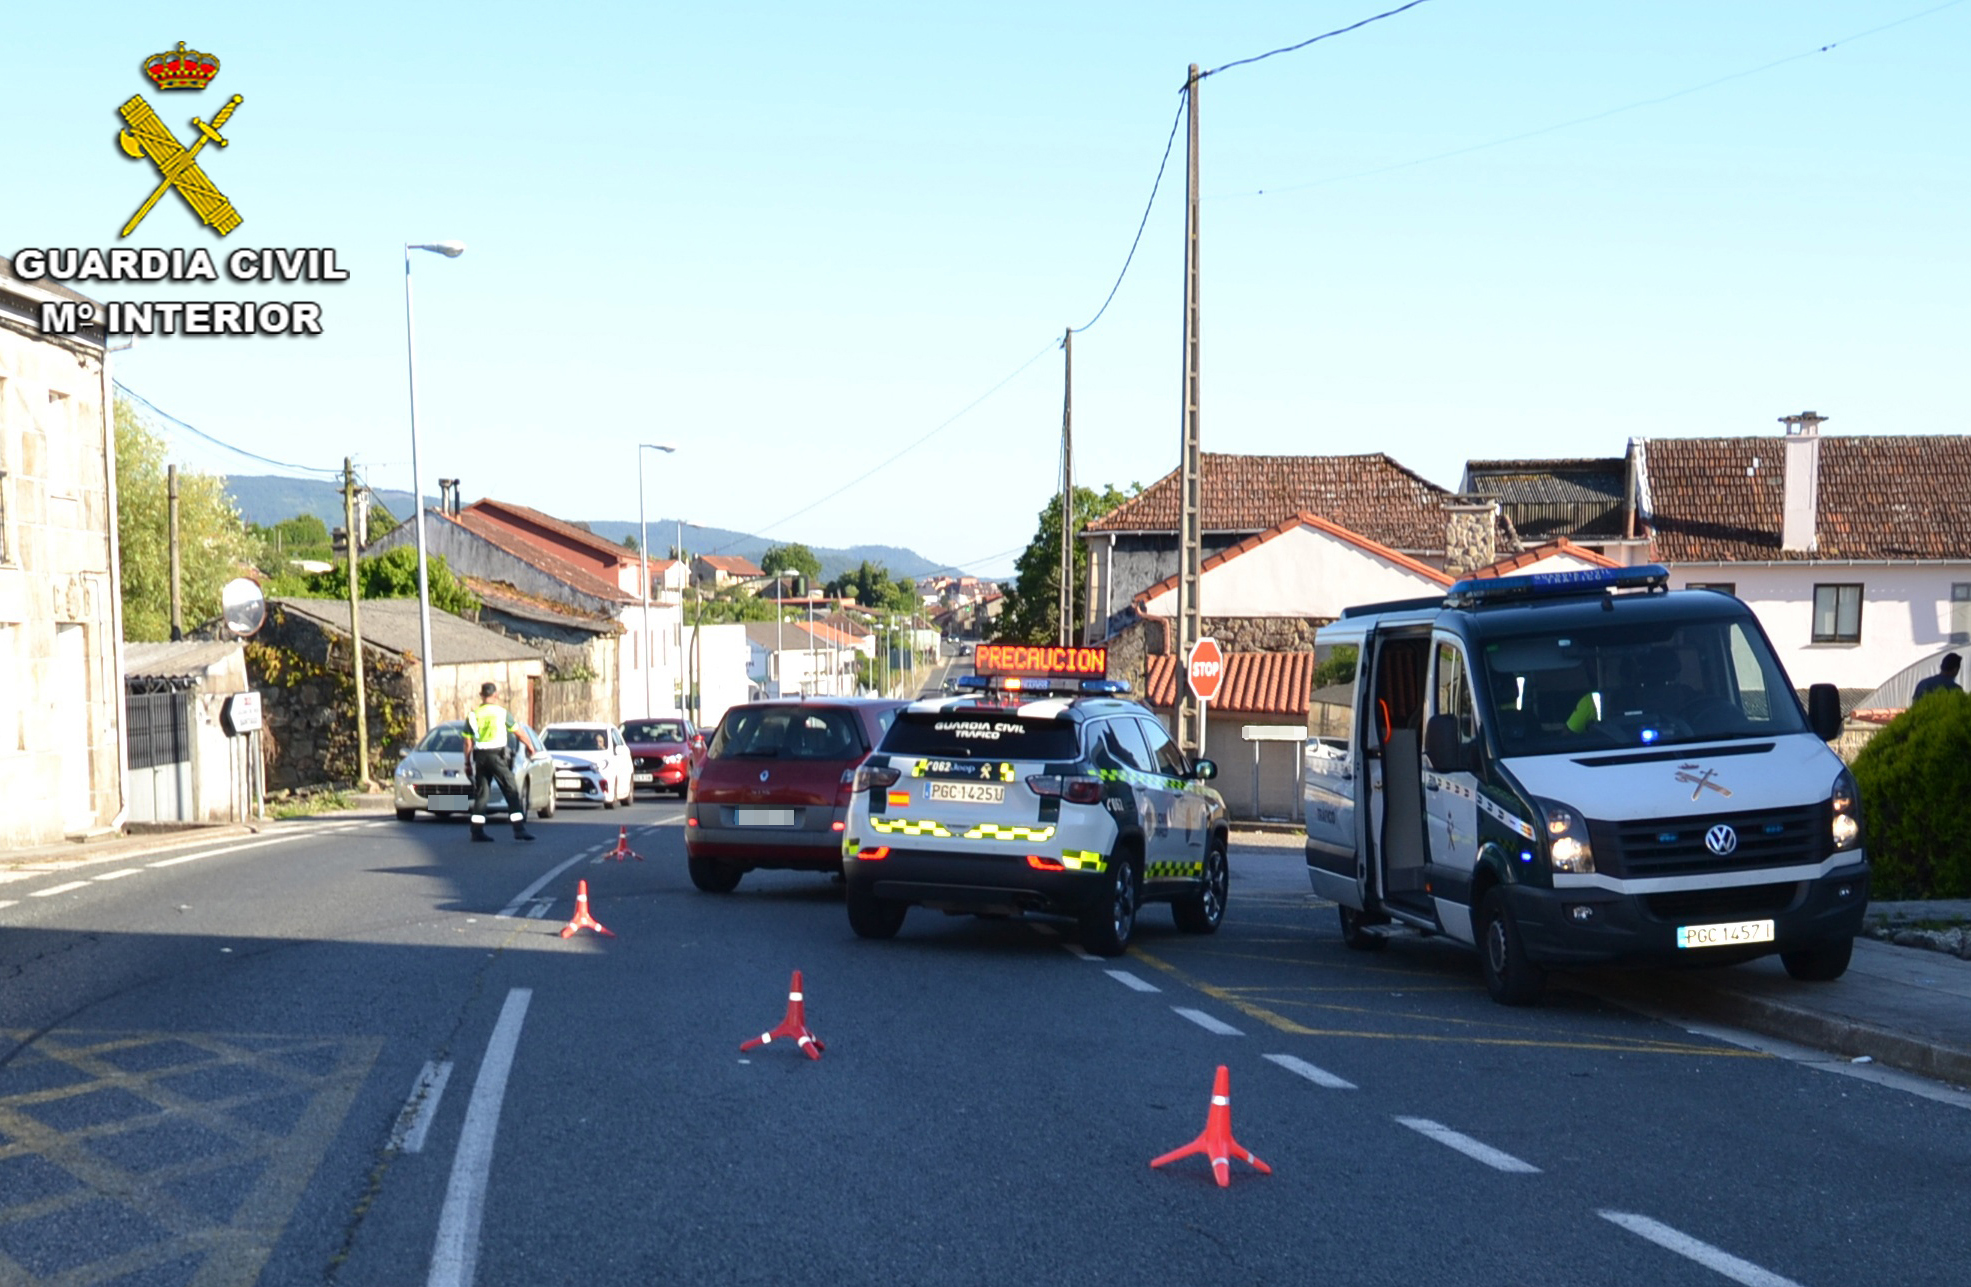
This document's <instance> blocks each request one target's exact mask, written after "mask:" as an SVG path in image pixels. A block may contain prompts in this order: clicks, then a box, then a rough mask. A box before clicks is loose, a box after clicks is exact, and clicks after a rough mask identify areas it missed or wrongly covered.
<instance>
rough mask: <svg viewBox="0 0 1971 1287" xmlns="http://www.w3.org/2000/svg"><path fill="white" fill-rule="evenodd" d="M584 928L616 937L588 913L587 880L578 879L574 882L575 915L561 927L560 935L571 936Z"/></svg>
mask: <svg viewBox="0 0 1971 1287" xmlns="http://www.w3.org/2000/svg"><path fill="white" fill-rule="evenodd" d="M585 929H592V930H594V931H595V932H596V933H598V934H603V935H606V936H608V937H609V938H615V937H616V935H615V934H614V933H612V932H611V931H609V930H608V929H605V928H604V927H603V924H602V922H601V921H599V920H597V919H596V918H595V917H593V916H591V915H589V882H587V881H586V880H578V881H576V882H575V917H574V919H573V920H571V921H569V922H568V923H567V924H566V925H563V926H562V927H561V937H563V938H573V937H575V931H576V930H585Z"/></svg>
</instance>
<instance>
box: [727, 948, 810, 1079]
mask: <svg viewBox="0 0 1971 1287" xmlns="http://www.w3.org/2000/svg"><path fill="white" fill-rule="evenodd" d="M775 1037H792V1038H793V1039H794V1041H795V1042H796V1044H798V1045H799V1046H800V1047H801V1049H802V1050H804V1051H806V1052H807V1056H808V1058H810V1059H819V1058H821V1051H822V1045H821V1038H819V1037H817V1036H815V1035H814V1034H813V1033H812V1032H809V1031H808V1008H807V1000H806V998H805V997H803V996H802V994H801V972H800V971H799V970H796V971H794V981H793V982H792V983H791V984H789V985H788V987H787V1017H786V1018H785V1019H782V1020H781V1021H780V1026H779V1027H778V1028H775V1029H774V1030H773V1031H771V1032H762V1033H761V1034H760V1035H759V1036H757V1037H754V1038H753V1039H752V1040H751V1041H742V1042H740V1043H739V1048H740V1049H741V1050H751V1049H752V1048H753V1047H755V1046H764V1045H767V1044H768V1043H770V1042H771V1041H772V1040H773V1039H774V1038H775Z"/></svg>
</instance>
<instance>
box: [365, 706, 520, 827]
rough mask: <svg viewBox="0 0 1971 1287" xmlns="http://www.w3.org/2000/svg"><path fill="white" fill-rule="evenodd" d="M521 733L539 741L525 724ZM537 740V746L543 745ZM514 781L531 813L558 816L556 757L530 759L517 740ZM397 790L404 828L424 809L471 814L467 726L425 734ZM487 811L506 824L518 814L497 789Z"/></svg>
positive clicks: (451, 723)
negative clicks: (555, 790) (556, 814)
mask: <svg viewBox="0 0 1971 1287" xmlns="http://www.w3.org/2000/svg"><path fill="white" fill-rule="evenodd" d="M521 727H522V728H524V729H527V735H528V736H529V737H534V730H532V729H531V728H527V726H526V725H524V724H523V725H521ZM534 740H535V742H536V744H538V743H539V741H540V739H539V738H535V739H534ZM513 780H514V781H515V782H518V783H519V784H520V790H521V792H522V794H524V795H525V796H526V797H527V799H526V805H527V812H528V813H531V814H535V815H537V816H539V817H542V818H551V817H553V816H554V757H552V756H549V755H542V756H538V757H536V756H533V755H529V754H528V753H527V747H526V746H525V745H524V744H522V743H521V742H520V740H519V739H518V738H516V739H514V741H513ZM392 786H393V790H394V793H395V796H396V805H397V820H398V821H399V822H409V821H411V820H412V819H413V818H415V817H417V814H418V810H419V809H424V810H427V811H429V812H431V813H436V814H455V815H460V816H463V815H465V814H468V813H470V812H472V779H471V777H470V776H468V775H467V773H466V769H465V721H464V720H460V719H454V720H447V721H446V722H445V723H443V724H440V725H438V726H437V727H436V728H434V729H432V730H431V731H430V732H429V733H426V734H425V735H424V740H423V741H421V742H419V743H418V744H417V746H416V747H414V748H412V749H411V750H410V751H408V752H406V753H405V755H404V758H403V759H402V760H401V761H399V763H398V765H397V772H396V774H395V781H394V783H393V784H392ZM486 805H487V812H488V815H489V816H491V817H494V818H500V819H502V820H504V815H505V814H508V813H511V812H512V811H513V806H512V805H511V804H509V803H508V802H507V800H506V797H505V793H504V792H502V791H501V790H500V788H499V784H498V783H494V784H493V789H492V791H491V792H489V793H488V795H487V797H486Z"/></svg>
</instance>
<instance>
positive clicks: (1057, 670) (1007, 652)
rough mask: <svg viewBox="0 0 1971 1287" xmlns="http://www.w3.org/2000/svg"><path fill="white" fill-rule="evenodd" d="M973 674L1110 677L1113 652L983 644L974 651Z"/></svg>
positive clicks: (1095, 649)
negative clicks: (1110, 654)
mask: <svg viewBox="0 0 1971 1287" xmlns="http://www.w3.org/2000/svg"><path fill="white" fill-rule="evenodd" d="M972 670H973V671H974V672H975V673H977V674H980V675H1094V676H1102V675H1106V674H1108V673H1109V650H1108V649H1107V648H1061V647H1047V646H1044V645H1040V644H980V645H979V646H978V647H977V648H975V649H973V651H972Z"/></svg>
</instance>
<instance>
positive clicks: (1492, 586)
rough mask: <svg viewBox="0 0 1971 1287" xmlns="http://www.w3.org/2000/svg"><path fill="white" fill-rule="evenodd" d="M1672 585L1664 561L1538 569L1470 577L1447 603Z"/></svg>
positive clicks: (1657, 589)
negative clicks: (1566, 569)
mask: <svg viewBox="0 0 1971 1287" xmlns="http://www.w3.org/2000/svg"><path fill="white" fill-rule="evenodd" d="M1669 588H1670V571H1669V569H1668V568H1665V567H1664V566H1663V565H1662V564H1660V563H1643V564H1639V565H1637V566H1635V567H1632V568H1587V569H1584V570H1583V571H1580V572H1535V573H1533V574H1532V575H1531V576H1501V577H1466V578H1465V579H1464V580H1462V581H1459V582H1458V583H1456V584H1455V585H1453V586H1452V587H1451V588H1450V589H1449V590H1448V591H1446V592H1445V595H1444V604H1445V606H1446V607H1451V608H1478V607H1484V606H1485V605H1487V604H1501V603H1525V602H1528V601H1531V600H1539V599H1563V598H1572V597H1578V596H1581V595H1601V594H1614V593H1617V592H1620V591H1624V590H1640V591H1642V592H1643V593H1645V594H1662V593H1664V592H1665V591H1667V590H1668V589H1669Z"/></svg>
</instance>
